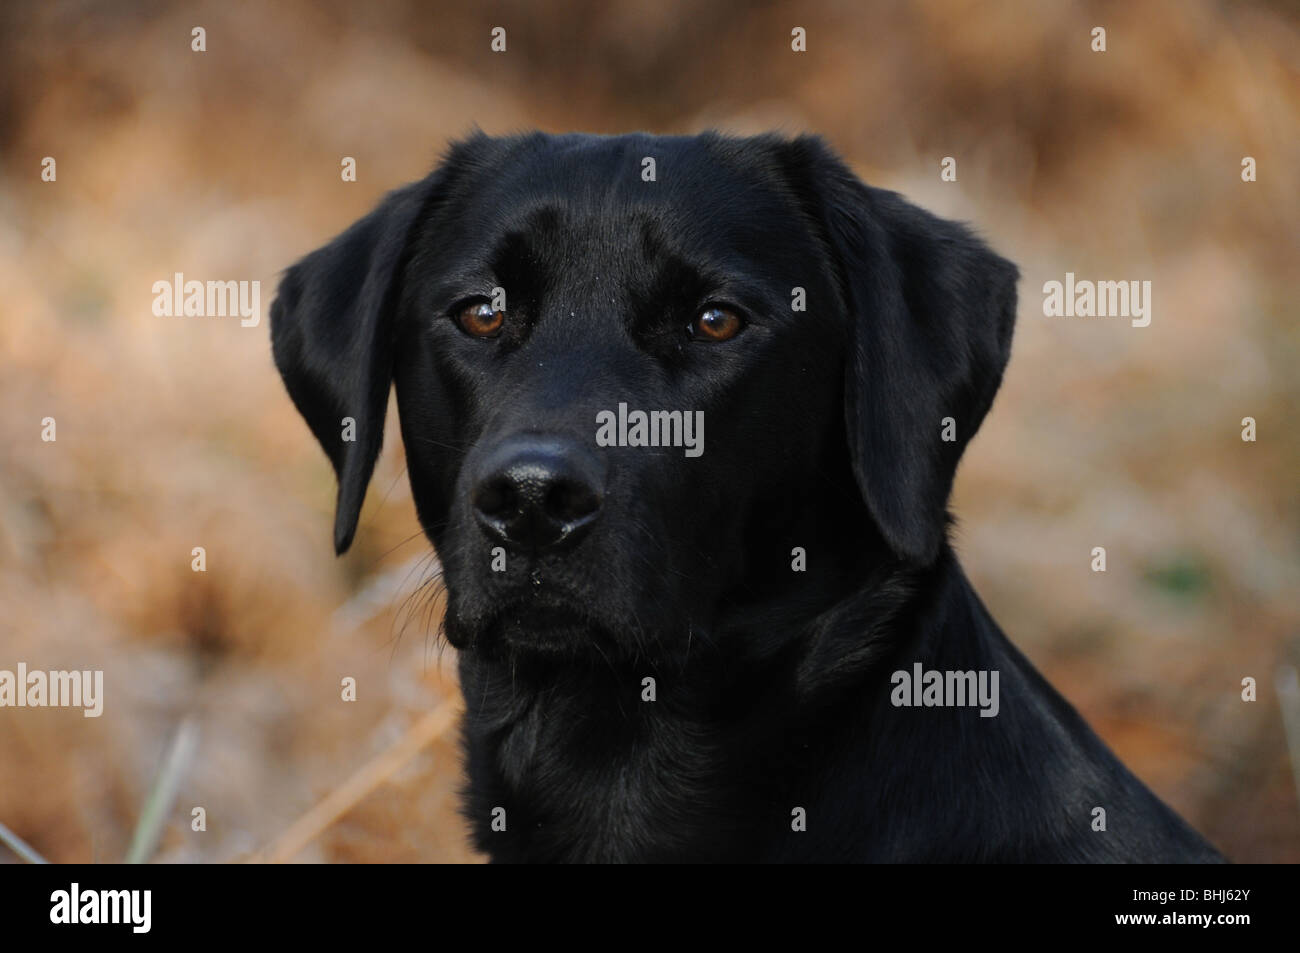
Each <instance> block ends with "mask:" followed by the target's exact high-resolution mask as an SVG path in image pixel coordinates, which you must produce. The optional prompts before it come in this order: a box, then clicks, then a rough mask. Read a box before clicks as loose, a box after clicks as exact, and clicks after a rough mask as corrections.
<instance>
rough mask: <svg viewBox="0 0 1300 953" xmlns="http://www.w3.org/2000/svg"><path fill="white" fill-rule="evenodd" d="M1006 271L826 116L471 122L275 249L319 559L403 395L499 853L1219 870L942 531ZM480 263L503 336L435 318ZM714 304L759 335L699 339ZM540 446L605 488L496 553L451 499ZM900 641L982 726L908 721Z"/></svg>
mask: <svg viewBox="0 0 1300 953" xmlns="http://www.w3.org/2000/svg"><path fill="white" fill-rule="evenodd" d="M645 157H652V158H654V160H655V163H656V178H655V181H645V180H644V179H643V176H642V169H643V164H642V160H643V159H644V158H645ZM1016 279H1017V271H1016V268H1015V267H1014V266H1013V265H1012V264H1011V263H1009V262H1007V261H1006V260H1004V259H1002V258H1000V257H999V256H997V255H996V254H994V253H993V252H992V251H990V250H989V249H988V248H987V247H986V246H985V245H984V244H983V243H982V242H981V241H980V240H979V239H977V238H976V237H975V236H973V235H972V234H971V233H970V232H969V231H967V230H966V229H965V228H964V227H962V226H960V225H957V224H954V223H952V222H948V221H944V220H941V219H939V218H936V217H934V216H932V215H930V214H928V213H926V212H924V211H922V210H920V209H918V208H916V207H914V206H912V205H910V204H908V203H907V202H906V201H904V200H903V199H902V198H901V197H899V196H898V195H896V194H894V193H891V192H885V191H881V190H878V189H874V188H869V187H867V186H864V185H863V184H862V183H861V182H859V181H858V180H857V179H856V178H855V177H854V175H853V174H852V173H851V172H850V171H849V170H848V169H847V168H846V167H845V166H844V165H843V163H841V162H840V161H839V160H838V159H837V158H836V157H835V156H833V155H832V154H831V153H830V152H829V150H828V149H827V148H826V147H825V146H824V145H823V144H822V143H821V141H820V140H818V139H815V138H809V137H801V138H798V139H795V140H792V141H787V140H783V139H779V138H776V137H771V136H765V137H758V138H751V139H732V138H726V137H722V136H718V135H712V134H710V135H703V136H697V137H652V136H645V135H629V136H619V137H596V136H585V135H564V136H550V135H542V134H533V135H527V136H519V137H513V138H505V139H494V138H489V137H486V136H483V135H476V136H474V137H472V138H470V139H468V140H467V141H464V142H462V143H459V144H457V145H455V146H454V147H453V148H452V149H451V151H450V153H449V154H448V156H447V158H446V159H445V161H444V162H443V163H442V164H441V165H440V166H439V168H438V169H437V170H436V171H435V172H434V173H433V174H431V175H430V176H429V177H428V178H427V179H425V180H424V181H422V182H420V183H417V184H414V185H411V186H408V187H406V188H404V189H402V190H400V191H397V192H394V193H392V194H391V195H390V196H389V197H388V198H387V199H386V200H385V201H384V202H383V203H382V204H381V205H380V206H379V207H378V208H377V209H376V210H375V211H374V212H372V213H371V214H370V215H369V216H367V217H366V218H364V219H362V220H361V221H360V222H358V223H357V224H355V225H354V226H353V227H352V228H351V229H349V230H348V231H347V232H345V233H343V235H341V236H340V237H339V238H337V239H335V240H334V241H333V242H332V243H330V244H329V245H326V246H325V247H324V248H322V249H320V250H318V251H316V252H314V253H313V254H311V255H309V256H307V257H306V258H304V259H303V260H302V261H301V262H299V263H298V264H297V265H295V266H293V267H292V268H291V269H290V270H289V271H288V273H287V275H286V277H285V278H284V280H283V282H282V284H281V286H280V291H279V297H278V298H277V300H276V302H275V303H274V305H273V306H272V311H271V317H272V337H273V342H274V353H275V359H276V363H277V365H278V367H279V369H280V371H281V373H282V374H283V376H284V379H285V382H286V384H287V386H288V389H289V393H290V394H291V395H292V397H293V400H294V402H295V404H296V405H297V406H298V408H299V410H300V411H301V412H302V413H303V415H304V416H305V417H306V418H307V421H308V423H309V424H310V425H311V428H312V431H313V433H315V435H316V436H317V438H318V439H319V440H320V441H321V443H322V444H323V445H324V447H325V450H326V452H327V453H328V455H329V457H330V460H331V461H332V462H333V464H334V467H335V470H336V471H337V473H338V477H339V497H338V514H337V523H336V527H335V545H336V548H337V550H338V551H339V552H342V551H343V550H345V549H346V548H347V547H348V545H349V543H350V542H351V540H352V537H353V534H354V532H355V529H356V524H357V517H358V513H359V511H360V508H361V503H362V500H363V498H364V495H365V489H366V484H367V482H368V480H369V477H370V474H371V471H372V469H373V467H374V462H375V457H376V454H377V453H378V451H379V447H380V444H381V442H382V428H383V419H384V408H385V404H386V401H387V394H388V388H389V385H390V382H395V384H396V388H397V397H398V404H399V410H400V420H401V426H402V434H403V438H404V441H405V444H406V453H407V460H408V465H409V470H410V478H411V486H412V489H413V491H414V495H415V500H416V504H417V508H418V511H419V515H420V520H421V522H422V524H423V526H424V528H425V530H426V531H427V533H428V535H429V538H430V539H431V540H432V541H433V543H434V544H435V546H436V548H437V550H438V553H439V555H440V557H441V559H442V561H443V565H444V567H445V580H446V584H447V587H448V594H449V606H448V611H447V617H446V623H445V625H446V633H447V637H448V639H449V640H450V641H451V642H452V644H454V645H455V646H456V647H457V648H458V649H459V650H460V668H461V681H462V687H463V691H464V694H465V701H466V705H467V714H466V718H465V724H464V739H465V747H466V751H467V755H468V777H469V783H468V788H467V792H466V801H465V813H466V816H467V817H468V819H469V821H470V823H471V825H472V827H473V834H474V841H475V843H476V844H477V845H478V846H479V847H480V848H481V849H482V850H484V851H486V852H487V853H488V854H490V855H491V856H492V858H493V859H495V860H505V861H563V860H576V861H621V860H644V861H673V860H718V861H721V860H739V861H807V860H818V861H839V860H866V861H1211V860H1217V859H1220V858H1219V856H1218V855H1217V854H1216V852H1215V851H1214V850H1213V848H1211V847H1210V846H1209V845H1208V844H1207V843H1206V842H1205V841H1204V840H1202V839H1201V838H1200V837H1199V836H1198V835H1197V834H1196V833H1195V832H1194V831H1193V830H1191V829H1190V828H1189V827H1188V826H1187V825H1186V824H1185V823H1184V822H1183V821H1182V820H1181V819H1179V818H1178V817H1177V816H1176V815H1175V814H1174V813H1173V812H1172V811H1171V810H1169V808H1167V807H1166V806H1165V805H1164V804H1162V803H1161V802H1160V801H1159V800H1158V799H1157V798H1156V797H1155V796H1154V795H1153V794H1152V793H1151V792H1150V791H1148V790H1147V789H1146V788H1145V787H1144V786H1143V785H1142V784H1141V782H1139V781H1138V780H1137V779H1136V778H1135V777H1134V776H1133V775H1132V774H1130V773H1129V772H1128V771H1127V770H1126V769H1125V768H1124V766H1123V765H1122V764H1120V762H1119V761H1118V760H1117V759H1116V758H1115V757H1114V756H1113V755H1112V754H1111V753H1110V752H1109V751H1108V750H1107V749H1106V747H1105V745H1103V744H1102V742H1101V741H1100V740H1099V739H1098V738H1097V737H1096V736H1095V735H1094V734H1093V733H1092V731H1090V730H1089V728H1088V727H1087V725H1085V724H1084V723H1083V721H1082V720H1081V719H1080V718H1079V716H1078V715H1077V714H1076V713H1075V711H1074V710H1073V709H1072V708H1071V707H1070V706H1069V704H1067V703H1066V702H1065V701H1064V700H1063V699H1062V698H1061V697H1060V696H1059V695H1058V694H1057V693H1056V692H1055V691H1054V690H1053V689H1052V688H1051V686H1049V685H1048V684H1047V683H1046V682H1045V681H1044V680H1043V679H1042V678H1041V677H1040V676H1039V675H1038V673H1037V672H1035V671H1034V669H1033V667H1032V666H1031V665H1030V664H1029V663H1028V662H1027V661H1026V660H1025V659H1024V657H1023V656H1022V655H1021V654H1020V653H1019V652H1017V651H1016V649H1015V648H1014V647H1012V645H1011V644H1010V643H1009V642H1008V641H1007V640H1006V638H1005V636H1003V634H1002V632H1001V631H1000V630H999V629H998V627H997V625H996V624H995V623H994V622H993V620H992V619H991V618H990V617H989V615H988V613H987V611H986V610H985V609H984V607H983V606H982V605H981V603H980V601H979V599H978V598H977V597H976V595H975V593H974V592H973V590H972V589H971V587H970V585H969V584H968V583H967V581H966V578H965V576H964V575H963V574H962V572H961V569H960V567H959V566H958V565H957V562H956V560H955V558H954V556H953V553H952V550H951V548H950V546H949V544H948V542H947V537H946V526H947V515H946V504H947V499H948V494H949V490H950V488H951V485H952V480H953V474H954V471H955V469H956V467H957V462H958V459H959V457H960V456H961V453H962V450H963V449H964V448H965V445H966V443H967V442H968V441H969V440H970V438H971V437H972V436H973V435H974V433H975V431H976V429H977V428H978V427H979V425H980V422H981V421H982V419H983V417H984V415H985V413H986V412H987V411H988V409H989V406H990V404H991V402H992V400H993V396H994V394H995V392H996V391H997V388H998V385H999V382H1000V380H1001V376H1002V371H1003V368H1004V366H1005V365H1006V362H1007V358H1008V355H1009V352H1010V346H1011V335H1012V326H1013V324H1014V321H1015V306H1016V289H1015V285H1016ZM494 287H501V288H504V289H505V290H506V294H507V305H506V309H505V310H506V319H505V324H504V327H503V330H502V331H501V334H500V336H499V337H496V338H489V339H481V338H476V337H471V336H469V335H467V334H465V333H463V332H462V331H461V330H460V329H459V328H458V326H457V325H456V324H455V322H454V321H453V320H452V317H451V316H452V315H454V314H455V313H457V312H458V311H459V309H460V308H461V307H462V306H463V305H464V304H465V303H466V302H467V301H473V300H481V299H483V298H486V297H488V296H490V295H491V293H492V289H493V288H494ZM795 287H800V288H803V289H804V292H805V294H806V301H807V308H806V310H804V311H797V310H793V309H792V289H794V288H795ZM719 303H725V304H726V305H727V306H729V307H731V308H733V309H734V310H735V311H737V312H738V313H740V314H742V315H743V316H744V317H745V318H746V320H747V325H746V327H745V328H744V330H743V331H742V332H741V333H740V334H739V335H738V336H737V337H735V338H733V339H732V340H729V341H725V342H707V343H706V342H704V341H701V340H694V339H692V338H690V337H689V336H688V335H687V333H686V328H687V325H688V324H689V323H690V322H691V321H692V320H693V318H694V317H695V315H696V314H697V312H699V310H700V309H701V308H702V307H703V306H705V305H713V304H719ZM619 403H625V404H627V405H628V407H629V408H630V409H641V410H647V411H649V410H683V411H694V410H703V411H704V412H705V424H706V427H705V434H704V436H705V450H704V453H703V455H701V456H699V457H688V456H686V455H685V453H684V452H683V450H682V449H681V448H645V447H597V446H596V440H595V435H596V429H597V427H596V415H597V413H599V412H601V411H606V410H616V409H617V407H618V405H619ZM343 417H353V418H354V419H355V420H356V423H357V439H356V441H355V442H344V441H343V440H341V438H340V434H341V433H342V418H343ZM946 417H951V418H953V421H954V423H955V427H956V440H955V441H944V440H942V439H941V431H942V429H943V418H946ZM542 438H545V439H551V438H554V439H556V440H562V441H567V443H565V444H564V445H565V446H567V447H570V448H572V453H571V456H575V457H576V456H581V457H582V458H583V460H585V461H587V462H586V463H584V466H586V467H587V469H586V470H585V471H584V472H586V473H592V474H597V475H596V476H592V477H591V479H592V480H593V481H596V482H597V483H599V486H600V488H601V494H602V497H601V498H602V501H603V502H602V504H601V509H600V511H599V518H598V519H597V520H596V521H595V522H594V523H593V524H592V526H591V527H590V529H589V531H587V532H586V534H585V535H584V536H582V538H581V539H580V540H579V541H577V542H576V543H574V544H573V545H567V546H563V547H555V548H551V549H543V548H539V547H536V546H534V547H528V546H506V547H504V548H506V549H508V550H509V552H508V560H507V568H506V571H504V572H495V571H492V569H491V568H490V564H491V560H492V555H491V552H492V548H493V546H495V545H499V542H500V541H494V540H493V539H492V538H490V537H489V535H488V534H487V532H485V531H484V530H483V529H482V527H481V525H480V524H481V521H476V519H475V515H474V512H473V510H474V505H475V504H474V503H473V502H472V501H473V500H474V499H475V492H476V487H481V486H482V482H483V469H484V467H485V466H488V464H486V463H485V462H484V461H485V460H486V458H487V456H488V455H489V454H491V453H492V452H493V451H494V450H497V451H499V450H500V448H501V447H502V446H503V445H504V443H503V442H504V441H507V440H510V439H515V440H533V439H542ZM796 547H800V548H802V549H803V550H804V551H805V552H806V561H807V568H806V571H803V572H794V571H792V551H793V550H794V549H795V548H796ZM915 662H921V663H922V664H923V665H924V666H925V668H927V669H938V670H963V671H965V670H996V671H997V672H999V677H1000V692H999V694H1000V705H999V713H998V714H997V716H996V717H990V718H981V717H979V712H978V710H977V709H975V708H970V707H966V708H960V707H920V708H917V707H895V706H894V704H892V703H891V688H892V686H891V673H893V672H894V671H895V670H907V671H910V670H911V668H912V665H913V663H915ZM647 677H652V678H654V679H655V691H656V700H654V701H645V700H643V691H644V689H643V679H646V678H647ZM497 807H501V808H504V809H505V812H506V813H505V821H506V829H505V830H504V831H498V830H494V829H493V826H492V821H493V809H494V808H497ZM1095 807H1102V808H1104V809H1105V811H1106V819H1107V829H1106V830H1105V831H1104V832H1102V831H1095V830H1093V813H1092V812H1093V809H1094V808H1095ZM797 808H802V809H803V811H804V812H805V814H806V830H802V831H799V830H794V829H792V828H793V827H795V826H797V825H796V824H794V823H792V818H793V817H794V816H795V814H796V813H797V812H796V809H797Z"/></svg>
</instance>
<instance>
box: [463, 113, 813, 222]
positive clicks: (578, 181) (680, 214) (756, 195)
mask: <svg viewBox="0 0 1300 953" xmlns="http://www.w3.org/2000/svg"><path fill="white" fill-rule="evenodd" d="M488 142H489V143H492V144H500V143H503V142H507V141H506V140H488ZM772 149H773V145H772V144H771V143H769V142H766V141H764V140H761V139H731V138H724V137H720V136H716V135H700V136H651V135H645V134H632V135H621V136H592V135H579V134H572V135H563V136H550V135H544V134H539V135H536V136H529V137H526V138H524V139H522V140H519V141H517V142H515V143H514V145H513V146H512V147H505V148H502V147H500V146H499V145H498V147H497V148H485V149H484V156H483V157H482V158H480V159H479V160H478V161H475V162H472V163H471V165H472V167H473V173H472V179H473V182H472V184H471V185H470V186H469V187H468V188H467V189H465V190H464V193H465V194H467V197H468V199H469V203H468V204H469V206H470V210H469V214H470V215H471V217H472V218H474V219H476V220H478V221H484V222H489V221H490V222H493V223H495V224H496V225H498V226H502V227H505V228H509V229H514V230H518V231H532V232H538V231H546V230H549V231H551V232H556V231H572V232H579V233H583V232H585V233H592V232H595V231H598V232H603V233H604V235H603V237H604V238H605V239H606V241H607V242H608V243H610V244H620V243H621V242H620V239H623V240H624V241H633V240H637V239H639V238H640V237H641V236H640V235H637V234H629V232H633V233H635V232H637V231H639V230H636V229H629V226H630V225H633V224H634V223H637V222H649V223H653V224H655V225H658V226H660V227H661V228H662V229H663V230H665V231H666V232H669V233H673V232H679V233H681V232H685V233H690V232H693V231H695V230H696V229H697V227H698V226H700V225H705V226H708V229H707V230H708V232H709V233H713V234H718V233H727V232H733V233H737V232H738V233H739V237H742V238H743V236H744V235H745V234H746V233H749V232H752V231H753V230H755V229H756V228H773V227H780V226H781V225H782V224H785V223H787V222H788V219H790V218H791V217H793V216H797V215H798V205H797V202H796V201H794V199H793V197H792V195H791V193H790V189H789V186H788V184H787V183H786V182H785V180H784V178H783V176H782V175H781V173H780V171H779V167H778V166H777V164H776V162H775V161H774V160H773V158H772ZM771 238H772V236H771V235H769V239H771Z"/></svg>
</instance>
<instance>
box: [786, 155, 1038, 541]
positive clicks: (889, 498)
mask: <svg viewBox="0 0 1300 953" xmlns="http://www.w3.org/2000/svg"><path fill="white" fill-rule="evenodd" d="M789 147H790V152H789V153H788V154H787V163H788V168H789V166H790V165H793V166H794V167H796V168H798V169H800V170H802V175H803V179H804V181H803V187H802V190H803V191H805V192H807V193H808V194H809V195H810V197H811V200H812V207H811V208H810V211H811V212H812V214H814V216H815V217H816V219H817V221H818V222H819V223H820V224H821V226H822V237H823V239H824V240H825V241H826V242H827V244H828V245H829V250H830V253H831V255H832V257H833V258H834V259H835V265H836V270H837V277H838V279H839V284H840V293H841V295H842V297H843V299H844V305H845V307H846V308H847V310H848V314H849V327H848V328H847V329H846V330H847V343H848V354H847V359H846V362H845V365H846V369H845V373H846V379H845V423H846V427H847V432H848V443H849V450H850V456H851V459H852V462H853V469H854V475H855V477H856V479H857V483H858V487H859V489H860V490H861V492H862V495H863V497H864V499H865V501H866V504H867V507H868V509H869V510H870V512H871V514H872V516H873V517H874V518H875V521H876V523H877V525H878V526H879V527H880V530H881V532H882V533H883V535H884V538H885V540H886V542H888V543H889V545H890V546H891V548H892V549H893V550H894V551H895V553H897V554H898V555H899V556H900V557H901V558H903V559H906V560H909V561H913V562H917V563H921V564H929V563H931V562H933V561H934V559H935V558H937V556H938V554H939V552H940V549H941V548H942V546H943V543H944V539H945V535H946V531H947V502H948V495H949V493H950V492H951V490H952V482H953V476H954V474H955V473H956V469H957V462H958V460H959V459H960V458H961V455H962V451H963V450H965V448H966V444H967V443H969V442H970V439H971V437H973V436H974V435H975V431H976V430H978V429H979V426H980V423H981V422H982V421H983V419H984V415H985V414H986V413H987V412H988V409H989V405H990V404H992V402H993V396H994V394H996V393H997V389H998V386H999V385H1000V384H1001V382H1002V372H1003V369H1004V368H1005V367H1006V363H1007V358H1008V357H1009V356H1010V351H1011V333H1012V328H1013V326H1014V324H1015V317H1016V281H1017V280H1018V278H1019V271H1018V269H1017V268H1016V266H1015V265H1013V264H1012V263H1011V262H1009V261H1007V260H1006V259H1004V258H1002V257H1001V256H999V255H997V254H995V253H994V252H993V251H991V250H990V249H989V248H988V247H987V246H986V245H985V244H984V243H983V242H982V241H980V239H978V238H977V237H976V236H975V235H974V234H972V233H971V232H970V231H969V230H968V229H967V228H965V227H964V226H962V225H960V224H958V223H956V222H950V221H946V220H944V219H941V218H938V217H936V216H934V215H931V214H930V213H929V212H926V211H924V210H922V209H920V208H917V207H916V206H914V205H912V204H911V203H909V202H907V201H906V200H905V199H903V198H902V197H901V196H899V195H897V194H896V193H894V192H887V191H884V190H881V189H875V188H869V187H868V186H866V185H864V184H863V183H862V182H861V181H860V180H859V179H858V178H857V177H856V176H855V175H854V174H853V173H852V172H851V171H850V170H849V169H848V168H847V167H846V166H845V165H844V163H843V162H841V161H840V160H839V159H838V158H836V157H835V156H834V155H833V154H832V153H831V152H830V150H829V149H828V148H827V147H826V146H825V145H824V144H823V143H822V142H821V141H820V140H819V139H816V138H810V137H802V138H800V139H797V140H795V141H794V142H792V143H790V144H789ZM946 418H952V419H951V421H948V420H946Z"/></svg>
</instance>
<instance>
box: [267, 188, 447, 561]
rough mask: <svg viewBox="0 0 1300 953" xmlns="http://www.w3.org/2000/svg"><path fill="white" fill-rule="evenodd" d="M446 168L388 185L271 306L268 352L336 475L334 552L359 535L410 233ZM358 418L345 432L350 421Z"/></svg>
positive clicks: (296, 269)
mask: <svg viewBox="0 0 1300 953" xmlns="http://www.w3.org/2000/svg"><path fill="white" fill-rule="evenodd" d="M438 180H439V173H438V172H435V173H433V174H431V175H430V176H429V177H428V178H426V179H424V180H423V181H421V182H416V183H414V184H412V185H408V186H406V187H405V188H402V189H398V190H396V191H394V192H390V193H389V194H388V195H387V196H386V197H385V198H384V200H383V201H382V202H381V203H380V204H379V206H378V207H377V208H376V209H375V210H374V211H373V212H371V213H370V214H369V215H367V216H366V217H365V218H363V219H361V220H360V221H358V222H356V223H355V224H354V225H352V227H351V228H349V229H348V230H347V231H345V232H344V233H343V234H342V235H339V236H338V237H337V238H335V239H334V240H333V241H332V242H330V243H329V244H328V245H326V246H324V247H323V248H319V249H317V250H316V251H314V252H312V253H311V254H310V255H308V256H307V257H306V258H303V259H302V260H301V261H300V262H298V263H297V264H296V265H294V266H293V267H292V268H290V269H289V270H288V271H287V272H286V273H285V276H284V278H283V279H282V280H281V282H280V287H279V290H278V292H277V294H276V299H275V301H274V302H273V303H272V305H271V349H272V352H273V353H274V355H275V364H276V367H277V368H279V371H280V376H281V377H283V378H284V383H285V386H286V387H287V388H288V390H289V396H290V397H292V398H293V402H294V404H295V405H296V406H297V408H298V410H299V412H300V413H301V414H302V415H303V417H305V418H306V420H307V424H308V426H310V427H311V431H312V433H313V434H315V435H316V439H317V440H319V441H320V444H321V446H322V447H323V448H324V449H325V453H326V454H327V455H328V456H329V458H330V462H331V463H333V464H334V472H335V475H336V476H337V477H338V484H339V489H338V503H337V510H336V512H335V518H334V549H335V552H337V553H340V554H342V553H343V552H344V551H346V550H347V548H348V546H350V545H351V543H352V537H353V535H354V534H355V532H356V528H357V519H358V517H359V516H360V514H361V504H362V502H363V501H364V500H365V496H366V486H367V484H369V482H370V476H371V474H372V473H373V471H374V469H375V460H376V459H377V458H378V456H379V449H380V446H381V445H382V444H383V437H384V414H385V412H386V410H387V407H388V390H389V387H390V385H391V383H392V378H393V332H394V328H393V311H394V307H395V302H396V301H397V293H398V288H397V285H398V283H399V282H398V277H399V274H400V271H401V269H402V266H403V264H404V261H405V257H406V248H407V242H408V238H409V236H410V233H411V231H412V228H413V226H414V225H415V223H416V222H417V220H418V219H419V217H420V215H421V212H422V210H424V209H426V208H427V207H428V206H429V205H430V204H431V203H430V200H431V198H432V196H433V195H434V194H435V192H436V190H437V185H438ZM345 417H350V418H352V420H353V421H354V426H353V428H351V429H352V431H353V432H352V433H350V434H349V436H350V437H351V439H348V440H345V439H344V418H345Z"/></svg>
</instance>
